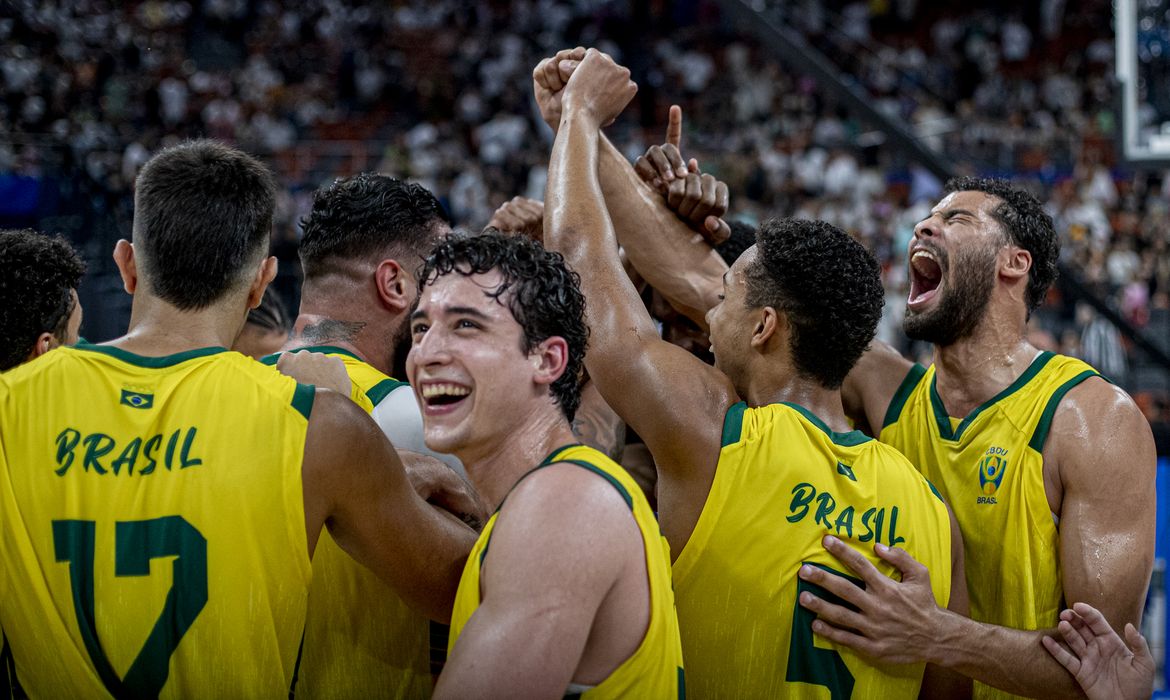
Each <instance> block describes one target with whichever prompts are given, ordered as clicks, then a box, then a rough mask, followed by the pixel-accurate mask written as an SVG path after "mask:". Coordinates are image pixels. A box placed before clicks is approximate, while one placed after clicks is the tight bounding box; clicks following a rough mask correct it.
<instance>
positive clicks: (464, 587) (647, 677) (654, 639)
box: [448, 445, 685, 700]
mask: <svg viewBox="0 0 1170 700" xmlns="http://www.w3.org/2000/svg"><path fill="white" fill-rule="evenodd" d="M561 462H572V463H575V464H578V465H579V466H582V467H583V468H586V469H589V470H591V471H594V472H600V473H602V474H605V475H606V476H608V477H609V478H610V479H611V483H612V482H617V483H616V485H615V488H618V487H620V488H618V491H620V492H621V493H622V495H623V497H625V498H626V500H627V501H628V502H630V507H631V509H632V510H633V513H634V520H635V521H637V523H638V529H639V530H640V531H641V532H642V541H643V543H644V544H645V551H646V570H647V572H648V574H649V577H650V624H649V626H648V627H647V629H646V636H645V638H643V640H642V644H641V645H640V646H639V647H638V649H637V650H636V651H635V652H634V654H633V655H632V656H630V658H628V659H626V660H625V662H623V663H622V665H621V666H618V667H617V669H615V670H614V672H613V673H611V674H610V675H609V677H607V678H606V679H605V680H604V681H602V682H601V683H599V684H598V685H596V686H594V687H593V688H592V689H590V690H588V691H586V692H585V693H583V694H582V695H581V696H580V697H581V698H584V699H585V700H605V699H606V698H651V699H656V698H670V699H671V700H674V699H675V698H681V697H684V695H685V693H684V689H683V687H682V674H683V670H682V669H683V657H682V648H681V646H680V642H679V633H678V620H677V618H676V616H675V609H674V592H673V590H672V589H671V585H670V545H668V544H667V542H666V538H664V537H663V536H662V533H661V531H659V529H658V521H657V520H655V518H654V512H653V511H652V510H650V505H649V503H647V502H646V497H645V496H644V495H643V494H642V491H641V489H640V488H639V487H638V484H637V483H636V482H635V481H634V480H633V478H632V477H630V475H629V474H628V473H626V471H625V470H624V469H622V468H621V467H620V466H618V465H617V463H615V462H613V461H612V460H610V459H609V458H608V457H606V456H605V455H603V454H602V453H600V452H598V451H597V450H595V449H593V448H591V447H585V446H584V445H570V446H568V447H562V448H560V449H558V450H556V451H555V452H553V453H552V454H551V455H549V456H548V458H546V459H545V460H544V461H543V462H541V464H540V466H547V465H549V464H554V463H561ZM538 468H539V467H538ZM498 518H499V512H498V511H497V512H496V513H495V514H494V515H492V517H491V519H490V520H488V523H487V525H486V526H484V529H483V532H482V533H481V534H480V536H479V540H478V541H477V542H476V543H475V547H474V548H472V550H471V554H470V556H468V558H467V565H466V566H465V567H464V569H463V577H462V578H461V579H460V580H459V591H458V592H457V593H456V594H455V607H454V608H453V609H452V611H451V636H450V640H449V645H448V651H449V652H450V651H453V650H454V649H455V646H456V644H457V643H458V641H459V635H460V633H461V632H462V631H463V628H464V627H465V626H466V625H467V621H468V620H469V619H471V616H472V614H474V613H475V610H476V608H478V607H479V604H480V583H479V582H480V577H481V571H482V567H483V565H484V559H485V557H486V554H487V549H488V542H489V541H490V540H491V536H492V530H493V529H495V525H496V520H497V519H498Z"/></svg>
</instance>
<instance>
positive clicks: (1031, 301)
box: [944, 177, 1060, 314]
mask: <svg viewBox="0 0 1170 700" xmlns="http://www.w3.org/2000/svg"><path fill="white" fill-rule="evenodd" d="M944 192H945V193H946V194H950V193H952V192H983V193H985V194H989V195H991V196H993V197H996V198H998V199H999V200H1000V203H999V205H997V206H996V207H995V209H993V210H992V212H991V214H992V216H994V217H995V220H996V221H998V222H999V224H1000V226H1002V227H1003V230H1004V233H1005V234H1007V237H1008V240H1009V241H1011V242H1012V243H1013V244H1015V245H1018V246H1019V247H1021V248H1023V249H1024V250H1026V251H1028V253H1030V254H1031V255H1032V269H1031V270H1029V271H1028V289H1027V292H1026V293H1025V301H1026V303H1027V304H1028V313H1029V314H1031V313H1032V312H1033V311H1035V310H1036V308H1037V307H1038V306H1040V304H1041V302H1043V301H1044V296H1045V295H1046V294H1047V293H1048V288H1049V287H1051V286H1052V283H1053V282H1055V281H1056V275H1057V267H1056V263H1057V261H1058V260H1059V259H1060V238H1059V237H1058V236H1057V235H1056V227H1055V226H1054V225H1053V223H1052V217H1051V216H1049V215H1048V213H1047V212H1045V211H1044V207H1043V205H1041V204H1040V201H1039V200H1038V199H1036V198H1035V197H1033V196H1032V195H1031V194H1029V193H1028V192H1026V191H1024V190H1022V189H1019V188H1018V187H1012V186H1011V184H1009V183H1008V181H1007V180H996V179H990V178H979V177H959V178H952V179H950V180H948V181H947V184H946V186H945V188H944Z"/></svg>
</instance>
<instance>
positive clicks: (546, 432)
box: [455, 406, 577, 511]
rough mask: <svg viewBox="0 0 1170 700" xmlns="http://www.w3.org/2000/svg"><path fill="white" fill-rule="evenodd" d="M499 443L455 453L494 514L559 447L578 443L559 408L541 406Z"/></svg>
mask: <svg viewBox="0 0 1170 700" xmlns="http://www.w3.org/2000/svg"><path fill="white" fill-rule="evenodd" d="M515 425H516V426H518V427H517V428H516V429H515V430H513V431H500V433H499V439H498V440H493V441H491V442H490V443H487V442H485V443H484V444H482V445H476V446H474V447H470V448H468V449H465V450H460V451H458V452H456V454H455V456H456V457H458V458H459V461H461V462H462V463H463V466H464V467H465V468H466V469H467V475H468V476H469V477H470V478H471V482H472V483H473V484H474V485H475V489H476V490H477V491H478V492H479V494H480V495H481V496H483V498H484V500H485V501H487V504H488V506H489V507H490V508H491V509H492V510H493V511H495V510H496V509H497V508H499V507H500V504H502V503H503V502H504V498H506V497H507V495H508V493H509V492H511V490H512V487H514V486H515V485H516V483H517V482H518V481H520V479H521V478H522V477H523V476H524V475H525V474H527V473H528V472H530V471H531V470H532V468H533V467H535V466H536V465H537V464H539V463H540V460H542V459H544V458H545V457H547V456H548V455H549V454H550V453H551V452H552V451H553V450H555V449H557V448H558V447H563V446H565V445H568V444H571V443H575V442H577V438H576V437H575V436H574V435H573V431H572V429H571V428H570V427H569V423H568V421H566V420H565V416H564V415H563V414H562V413H561V410H560V408H558V407H556V406H553V407H551V409H550V407H548V406H541V408H540V410H533V411H530V412H529V414H528V415H526V416H524V419H523V420H521V421H517V422H516V423H515Z"/></svg>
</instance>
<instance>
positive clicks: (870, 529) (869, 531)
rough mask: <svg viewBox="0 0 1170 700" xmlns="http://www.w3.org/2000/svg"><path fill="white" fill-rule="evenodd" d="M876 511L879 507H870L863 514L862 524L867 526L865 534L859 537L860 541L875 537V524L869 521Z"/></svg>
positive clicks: (867, 540)
mask: <svg viewBox="0 0 1170 700" xmlns="http://www.w3.org/2000/svg"><path fill="white" fill-rule="evenodd" d="M876 512H877V508H870V509H869V510H867V511H865V512H864V513H862V514H861V526H862V527H864V528H865V534H864V535H862V536H861V537H858V538H857V541H858V542H869V541H870V540H872V539H873V526H872V525H870V524H869V521H870V519H872V518H873V514H874V513H876Z"/></svg>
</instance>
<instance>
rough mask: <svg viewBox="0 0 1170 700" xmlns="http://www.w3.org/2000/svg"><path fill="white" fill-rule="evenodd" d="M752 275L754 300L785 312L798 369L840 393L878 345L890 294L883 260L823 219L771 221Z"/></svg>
mask: <svg viewBox="0 0 1170 700" xmlns="http://www.w3.org/2000/svg"><path fill="white" fill-rule="evenodd" d="M756 245H757V251H758V253H757V256H756V259H755V260H754V261H752V263H751V264H750V265H749V266H748V268H747V269H746V270H745V275H746V277H747V303H748V304H749V305H750V306H752V307H755V308H759V307H763V306H771V307H773V308H774V309H776V310H777V311H780V312H782V313H783V314H784V315H785V316H786V317H787V319H788V324H789V326H790V328H791V329H792V337H791V349H792V358H793V363H794V364H795V366H796V371H797V372H798V373H799V374H800V376H802V377H808V378H810V379H813V380H815V381H816V382H817V383H819V384H820V385H821V386H824V387H825V388H827V389H837V388H839V387H840V386H841V383H842V382H844V381H845V375H847V374H849V370H851V369H853V365H854V364H856V363H857V360H858V358H860V357H861V353H863V352H865V348H866V347H867V346H869V343H870V341H872V340H873V335H874V331H875V330H876V329H877V324H878V321H879V320H880V319H881V316H882V305H883V304H884V303H885V295H884V292H883V290H882V280H881V271H880V268H879V267H878V263H877V260H875V259H874V257H873V256H872V255H870V253H869V251H867V250H866V249H865V247H864V246H862V245H861V244H860V243H858V242H857V241H855V240H854V239H853V238H852V237H851V236H849V234H847V233H845V232H844V231H842V230H841V229H839V228H837V227H836V226H833V225H831V224H827V223H825V222H823V221H800V220H796V219H770V220H768V221H765V222H764V223H762V224H760V228H759V230H758V231H757V232H756Z"/></svg>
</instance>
